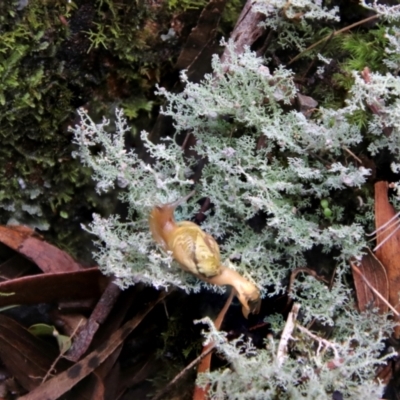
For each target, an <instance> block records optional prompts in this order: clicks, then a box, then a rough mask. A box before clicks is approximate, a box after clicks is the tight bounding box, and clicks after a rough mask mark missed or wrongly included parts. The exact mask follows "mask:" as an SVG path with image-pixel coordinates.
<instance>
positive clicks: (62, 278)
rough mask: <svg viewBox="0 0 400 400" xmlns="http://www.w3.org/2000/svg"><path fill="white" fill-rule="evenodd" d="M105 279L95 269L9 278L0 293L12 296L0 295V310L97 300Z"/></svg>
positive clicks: (106, 279)
mask: <svg viewBox="0 0 400 400" xmlns="http://www.w3.org/2000/svg"><path fill="white" fill-rule="evenodd" d="M109 279H110V278H107V277H106V276H104V275H103V274H102V273H101V272H100V271H99V269H98V268H97V267H94V268H88V269H84V270H80V271H73V272H64V273H57V274H40V275H32V276H25V277H22V278H17V279H11V280H8V281H5V282H1V283H0V293H3V294H4V293H11V294H12V295H10V296H0V307H3V306H8V305H12V304H37V303H52V302H56V301H59V300H66V299H74V300H77V299H87V298H92V297H99V296H100V295H101V293H102V292H103V290H104V288H105V287H106V285H107V283H108V281H109Z"/></svg>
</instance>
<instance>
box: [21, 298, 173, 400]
mask: <svg viewBox="0 0 400 400" xmlns="http://www.w3.org/2000/svg"><path fill="white" fill-rule="evenodd" d="M166 296H167V292H162V293H160V294H159V296H158V298H157V299H156V300H154V301H153V302H151V303H149V304H148V305H147V307H146V308H145V309H144V310H142V311H141V312H139V313H138V314H137V315H136V316H135V317H134V318H132V319H131V320H129V321H128V322H126V323H125V324H124V325H123V326H122V327H121V328H120V329H118V330H117V331H115V332H114V333H113V334H112V335H111V336H110V338H109V339H108V340H107V341H106V342H105V343H103V344H102V345H101V346H100V347H99V348H97V349H96V350H94V351H93V352H91V353H90V354H88V355H87V356H86V357H85V358H83V359H82V360H81V361H79V362H77V363H76V364H74V365H73V366H72V367H70V368H68V369H67V370H66V371H64V372H62V373H60V374H58V375H56V376H55V377H53V378H52V379H50V380H48V381H46V382H44V383H43V384H42V385H40V386H39V387H37V388H36V389H34V390H32V391H31V392H30V393H28V394H26V395H25V396H22V397H20V398H19V400H43V399H46V400H56V399H58V398H59V397H60V396H62V395H63V394H64V393H66V392H67V391H69V390H70V389H71V388H73V387H74V386H75V385H76V384H77V383H78V382H80V381H81V380H82V379H83V378H85V377H86V376H88V375H89V374H90V373H92V372H93V371H94V370H95V369H96V368H98V367H99V366H100V365H101V364H102V363H103V362H104V361H105V360H106V359H107V358H108V357H109V356H110V355H111V354H112V353H113V352H114V351H115V350H116V349H117V348H118V346H120V345H121V344H122V343H123V342H124V340H125V339H126V338H127V336H128V335H129V334H130V333H131V332H132V331H133V330H134V329H135V328H136V327H137V326H138V325H139V323H140V322H141V321H142V320H143V318H144V317H145V316H146V315H147V314H148V313H149V312H150V311H151V310H152V309H153V308H154V307H155V306H156V304H157V303H159V302H160V301H162V300H163V299H164V298H165V297H166Z"/></svg>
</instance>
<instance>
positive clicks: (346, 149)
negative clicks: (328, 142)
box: [342, 146, 363, 165]
mask: <svg viewBox="0 0 400 400" xmlns="http://www.w3.org/2000/svg"><path fill="white" fill-rule="evenodd" d="M342 149H343V150H344V151H347V152H348V153H349V154H350V155H351V156H352V157H353V158H354V159H355V160H356V161H358V162H359V163H360V164H361V165H362V163H363V162H362V161H361V160H360V159H359V158H358V157H357V156H356V155H355V154H354V153H353V152H352V151H351V150H350V149H349V148H347V147H346V146H342Z"/></svg>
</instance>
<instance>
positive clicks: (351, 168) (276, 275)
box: [73, 0, 400, 399]
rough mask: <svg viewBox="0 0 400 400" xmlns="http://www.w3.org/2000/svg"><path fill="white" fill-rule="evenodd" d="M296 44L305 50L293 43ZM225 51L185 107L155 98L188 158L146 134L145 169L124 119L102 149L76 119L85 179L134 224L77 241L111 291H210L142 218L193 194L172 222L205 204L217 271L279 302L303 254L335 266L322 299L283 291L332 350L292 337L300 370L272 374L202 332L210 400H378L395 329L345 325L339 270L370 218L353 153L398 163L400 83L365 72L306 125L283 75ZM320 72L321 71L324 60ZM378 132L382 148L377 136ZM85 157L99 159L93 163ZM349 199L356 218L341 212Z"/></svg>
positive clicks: (266, 365) (192, 87) (265, 364)
mask: <svg viewBox="0 0 400 400" xmlns="http://www.w3.org/2000/svg"><path fill="white" fill-rule="evenodd" d="M261 3H262V2H257V4H258V7H259V8H258V10H259V11H261V12H264V13H265V14H267V15H272V16H274V18H275V20H274V21H275V23H276V24H277V26H278V25H279V24H286V23H287V22H288V20H290V18H288V15H289V14H290V13H292V14H293V13H297V12H299V10H300V11H301V10H303V12H302V14H301V18H302V19H301V23H300V24H298V26H295V27H292V28H293V29H294V30H293V31H290V32H289V31H288V32H289V33H290V34H291V35H292V36H293V35H294V33H293V32H295V31H296V30H299V29H302V32H303V33H304V32H306V31H307V29H308V28H307V26H308V25H307V23H308V22H307V21H308V19H312V18H325V19H329V18H332V19H337V14H336V11H337V10H331V11H329V10H327V9H325V8H323V7H321V4H320V3H321V2H320V1H311V0H299V1H297V2H296V1H293V2H290V4H291V8H290V9H288V8H287V7H286V9H285V13H286V14H288V13H289V14H288V15H286V19H284V20H282V18H281V17H282V15H283V14H282V13H280V12H279V10H280V8H279V7H281V8H282V7H285V4H287V3H288V2H279V1H278V0H276V1H275V2H269V3H268V4H269V5H268V7H267V6H266V5H265V4H266V3H265V4H264V5H262V4H261ZM260 4H261V5H260ZM263 7H264V8H265V7H267V9H263ZM271 7H272V8H271ZM370 7H373V9H374V10H375V11H376V12H377V13H380V18H382V19H383V20H385V18H386V19H389V14H390V12H389V11H388V10H390V8H388V7H386V6H379V5H378V4H377V3H376V2H375V3H373V4H372V5H370ZM382 7H383V8H382ZM385 7H386V8H385ZM396 7H397V6H396ZM396 7H394V8H393V10H392V11H393V12H392V14H391V15H390V18H391V19H393V15H396V18H397V20H398V19H399V16H400V13H399V11H398V9H397V8H396ZM292 14H290V15H292ZM271 21H272V19H271ZM270 28H273V26H270ZM387 35H388V40H389V43H388V50H387V54H388V58H387V60H388V61H387V63H388V65H390V66H391V67H392V68H393V69H396V68H398V64H396V63H397V62H398V61H397V59H396V57H393V49H394V48H396V46H398V44H397V39H396V35H397V30H396V29H394V28H391V30H389V31H388V33H387ZM293 37H294V36H293ZM302 37H303V38H305V37H306V36H304V35H303V36H302ZM287 39H288V41H286V43H290V40H289V38H287ZM296 43H297V44H296V46H299V47H300V48H301V46H302V43H301V42H296ZM225 45H227V46H228V50H229V57H226V59H225V61H224V62H221V61H220V59H219V58H218V57H217V56H215V57H214V58H213V64H212V66H213V74H210V75H206V76H205V77H204V80H203V81H202V82H201V83H193V82H190V81H189V80H188V78H187V76H186V75H185V73H184V72H183V73H182V75H181V76H182V80H183V82H184V84H185V88H184V90H183V91H182V93H179V94H175V93H170V92H168V91H166V90H164V89H162V88H158V94H160V95H162V96H164V97H165V98H166V100H167V103H166V106H165V108H164V109H163V110H162V113H163V114H165V115H167V116H171V117H172V118H173V119H174V126H175V129H176V132H177V135H178V134H180V133H185V134H186V133H187V132H190V134H192V135H193V136H194V138H195V139H196V140H195V144H194V145H193V147H192V149H191V150H192V152H191V154H195V155H196V156H195V157H190V156H185V155H184V152H183V151H182V148H181V146H179V145H178V144H177V142H176V141H175V137H174V138H164V139H162V140H161V142H160V143H158V144H154V143H152V142H151V141H150V140H149V139H148V135H147V133H146V132H142V134H141V139H142V142H143V145H144V147H145V149H146V150H147V152H148V154H149V155H150V156H151V160H152V162H151V163H145V162H144V161H143V160H142V159H141V158H139V156H138V154H137V153H136V152H135V151H134V150H132V151H128V152H127V151H126V150H125V146H124V143H125V142H124V135H125V134H126V132H127V131H128V129H129V128H128V127H127V124H126V121H125V119H124V117H123V113H122V111H121V110H117V112H116V133H115V134H112V135H110V134H109V133H107V131H106V126H107V125H108V124H109V121H103V123H101V124H96V123H95V122H93V121H92V120H91V119H90V117H89V116H88V115H87V113H86V112H85V111H84V110H80V111H79V113H80V116H81V120H82V122H81V125H80V126H76V127H75V128H74V129H73V131H74V134H75V142H76V143H77V144H78V150H77V153H78V154H79V156H80V157H81V159H82V160H83V162H84V163H85V164H86V165H88V166H89V167H91V168H92V169H93V171H94V172H93V173H94V178H95V179H96V180H97V182H98V186H97V187H98V190H99V192H101V191H106V190H109V189H110V188H113V187H114V186H115V185H119V186H120V187H121V188H123V189H124V192H123V194H122V196H121V198H122V200H123V201H125V202H126V203H127V204H128V207H129V211H130V213H129V220H128V222H121V221H120V220H119V218H118V217H117V216H112V217H110V218H107V219H104V218H101V217H100V216H94V221H93V223H92V224H91V226H90V227H89V228H87V229H88V230H89V231H90V232H92V233H94V234H95V235H97V237H98V238H99V242H98V244H99V246H98V252H97V255H96V256H97V260H98V263H99V265H100V268H101V269H102V270H103V271H104V272H105V273H107V274H114V275H115V276H116V278H117V282H118V284H119V285H120V286H121V287H127V286H129V285H131V284H135V283H136V282H139V281H140V282H145V283H147V284H150V285H153V286H155V287H167V286H169V285H176V286H179V287H181V288H183V289H185V290H187V291H190V290H194V291H198V290H200V289H201V288H202V286H203V285H208V286H211V287H212V285H209V284H207V283H204V282H203V283H202V282H201V281H199V280H195V279H194V278H193V277H192V276H190V275H189V274H187V273H185V272H183V271H181V270H180V269H178V268H176V267H175V265H174V262H173V259H172V256H171V254H170V253H168V252H163V251H161V250H160V249H159V248H158V247H157V246H156V245H155V243H154V241H153V240H152V238H151V235H150V232H149V226H148V222H147V221H148V215H149V213H150V210H151V209H152V207H154V206H155V205H157V204H166V203H169V202H172V201H174V200H176V199H177V198H180V197H182V196H183V195H185V194H187V193H188V192H190V190H191V189H192V188H193V185H195V187H196V198H194V199H193V201H189V202H188V203H186V204H182V206H181V208H180V209H178V210H177V212H176V215H175V217H176V219H177V221H182V220H190V219H191V218H193V216H194V215H195V214H196V213H197V212H198V211H199V206H198V204H197V200H200V199H201V198H204V197H208V198H209V200H210V202H211V204H212V205H213V208H212V212H206V219H205V221H204V222H203V223H202V229H203V230H204V232H206V233H207V234H210V235H212V236H213V237H214V238H215V239H216V240H217V241H218V242H219V243H220V249H221V256H222V259H229V260H230V261H231V262H232V268H234V269H235V270H237V271H238V273H240V274H241V275H242V276H243V277H245V278H246V279H247V280H248V281H249V282H254V284H255V285H257V286H258V288H259V290H260V291H261V292H262V294H263V295H273V294H277V293H281V292H282V291H284V290H285V289H286V287H285V285H284V280H285V278H287V276H288V275H289V273H290V271H292V270H293V269H294V268H297V267H304V266H305V265H307V257H306V256H307V253H309V252H310V251H318V252H319V253H320V254H321V253H326V254H329V257H330V259H334V260H335V262H336V269H335V279H334V282H333V284H332V287H331V288H329V289H328V288H327V286H326V285H325V284H322V283H320V282H318V281H317V280H315V279H312V278H310V279H302V280H298V281H296V282H295V283H294V285H293V287H292V290H291V296H292V297H293V298H294V299H295V300H296V302H298V303H299V304H300V306H301V321H300V322H301V324H303V325H305V324H307V323H309V322H310V321H312V320H316V321H318V322H319V323H320V324H325V325H331V326H332V327H333V328H332V329H333V334H332V339H331V340H330V342H329V343H330V344H329V345H327V342H326V341H325V342H324V341H323V340H322V341H321V340H320V343H325V345H326V346H325V348H324V351H317V352H316V351H315V350H314V347H313V344H314V343H315V341H317V342H318V340H319V339H318V338H317V337H316V336H315V335H314V334H309V333H307V332H308V331H306V330H304V329H305V328H304V326H301V325H300V324H299V328H298V330H297V331H295V333H294V334H295V335H296V336H295V337H296V339H298V341H296V342H295V343H296V344H297V345H298V346H299V348H298V350H295V351H294V352H295V353H296V351H297V353H296V354H299V355H300V356H299V357H287V358H286V359H285V360H284V362H282V360H279V365H278V366H277V364H276V354H277V353H276V346H277V343H276V340H275V339H271V340H269V341H268V342H267V343H266V348H265V349H264V350H261V351H260V350H257V349H255V348H254V347H252V346H251V344H249V343H247V344H244V345H243V346H241V345H239V342H237V341H236V342H228V341H226V338H224V335H223V334H222V333H220V332H214V330H213V327H212V324H210V323H209V326H210V333H209V334H208V339H210V338H211V337H212V339H213V340H214V341H216V343H217V347H218V349H219V350H220V352H221V353H222V354H223V355H224V356H225V357H226V359H227V360H228V361H229V362H230V365H231V367H230V368H229V369H226V370H224V371H216V372H212V373H209V374H208V375H207V377H206V378H207V379H208V380H210V381H211V383H212V394H213V396H214V397H213V398H216V399H217V398H221V399H222V398H232V399H236V398H242V399H256V398H260V399H269V398H271V399H272V398H287V399H314V398H326V399H328V398H332V393H333V392H334V391H336V390H337V391H339V392H340V393H341V394H342V395H343V396H344V397H346V398H352V399H363V398H367V397H368V398H379V397H380V396H381V393H382V385H381V384H380V383H379V382H375V381H374V380H373V378H374V367H375V366H376V365H378V364H381V363H383V362H384V360H385V358H386V357H387V356H384V355H381V354H380V351H381V350H382V348H383V345H382V339H383V338H384V337H385V335H387V334H389V333H390V329H391V326H392V325H391V324H390V323H386V322H385V319H384V317H382V318H381V317H375V316H373V315H374V314H370V315H358V314H356V313H354V312H351V311H350V310H351V308H352V306H351V304H352V303H351V301H352V300H351V299H352V293H351V289H350V288H349V286H348V284H347V282H346V279H345V275H346V273H347V272H348V260H349V258H350V257H356V258H358V259H360V258H361V256H362V253H363V248H364V247H365V245H366V241H365V235H364V234H365V229H366V228H365V226H366V223H367V222H368V220H369V219H370V217H371V215H370V214H371V213H370V208H369V206H368V204H370V201H369V198H368V197H369V195H368V193H369V192H368V188H367V179H368V177H369V176H370V174H371V171H370V170H369V169H368V168H367V167H365V166H363V165H362V164H360V161H359V159H357V157H354V152H353V151H352V150H354V149H355V148H356V146H358V147H359V146H362V147H363V148H364V149H366V151H367V150H368V151H369V152H370V154H372V155H374V154H377V153H379V152H381V151H382V150H385V151H387V150H388V151H389V152H391V153H392V155H393V157H394V160H395V162H394V163H393V169H394V170H398V169H399V162H400V160H399V159H398V156H399V150H400V147H399V146H400V145H399V143H400V142H399V132H400V129H399V126H398V121H399V120H400V111H399V110H400V108H399V107H398V98H399V97H400V78H399V77H397V76H396V75H393V74H391V73H389V72H388V73H387V74H386V75H385V76H383V75H381V74H379V73H374V72H371V73H370V75H369V80H366V79H365V78H362V77H361V75H360V73H359V72H355V73H354V84H353V86H352V88H351V90H350V91H349V95H348V98H347V100H346V101H347V103H346V105H345V107H342V108H336V109H334V108H323V107H320V108H319V109H318V110H316V111H315V112H314V113H313V115H312V117H311V118H310V117H309V116H305V115H304V114H303V113H301V112H300V111H297V110H296V109H295V108H294V107H292V104H293V99H294V98H295V97H296V95H297V89H296V86H295V83H294V78H293V72H292V71H290V70H289V69H287V68H285V67H283V66H280V67H279V68H276V69H275V70H274V71H273V72H272V71H270V70H269V69H268V68H267V66H266V65H265V60H263V59H262V58H259V57H257V56H256V54H254V53H253V52H251V51H250V50H249V49H245V51H244V53H243V54H237V53H236V52H235V49H234V45H233V44H232V43H228V44H226V43H225ZM319 61H320V62H321V63H322V64H324V63H327V62H328V61H327V59H326V58H324V57H320V58H319ZM321 71H322V70H321ZM321 73H322V72H321ZM371 107H372V108H374V110H375V111H376V110H377V111H378V112H376V113H375V114H374V115H373V117H372V118H371V122H370V124H369V126H368V127H367V128H366V129H363V130H361V128H360V127H359V126H357V125H355V124H352V123H351V122H350V121H351V118H349V117H350V116H351V115H352V114H354V113H356V112H359V111H361V110H365V109H368V108H371ZM388 128H389V129H390V130H391V131H390V132H391V134H390V135H387V134H384V133H383V131H384V129H386V132H387V129H388ZM94 146H95V147H96V148H98V147H101V149H102V150H100V151H99V152H97V153H96V154H92V151H91V148H92V147H94ZM199 159H202V160H203V161H204V167H203V168H202V170H201V174H199V173H197V174H194V172H193V171H194V170H195V168H194V167H196V166H197V165H198V160H199ZM197 172H199V171H197ZM194 180H196V182H194ZM360 189H361V190H360ZM351 198H354V199H357V203H356V204H357V205H356V206H355V205H353V206H352V207H351V208H349V207H348V203H349V199H351ZM326 199H329V202H328V201H327V200H326ZM321 201H323V204H324V205H325V207H324V208H322V207H320V204H321ZM326 204H330V206H329V211H330V212H329V214H327V213H326V209H327V208H328V207H327V206H326ZM255 221H256V222H259V223H260V221H261V223H260V224H259V225H257V224H255ZM214 288H215V287H214ZM267 288H268V292H267ZM371 318H375V319H374V321H375V322H374V323H372V324H371V321H370V319H371ZM275 325H276V324H275ZM280 328H282V327H280ZM278 331H279V328H278ZM302 335H303V336H302ZM304 335H305V336H307V335H308V338H307V340H305V339H304ZM312 335H314V336H312ZM304 344H305V347H302V346H303V345H304ZM307 345H308V347H307ZM304 349H308V350H304ZM244 354H245V356H244ZM249 382H251V385H250V388H249ZM233 391H234V393H237V394H238V395H237V396H236V395H233ZM239 394H240V396H241V397H238V396H239ZM235 396H236V397H235ZM371 396H372V397H371Z"/></svg>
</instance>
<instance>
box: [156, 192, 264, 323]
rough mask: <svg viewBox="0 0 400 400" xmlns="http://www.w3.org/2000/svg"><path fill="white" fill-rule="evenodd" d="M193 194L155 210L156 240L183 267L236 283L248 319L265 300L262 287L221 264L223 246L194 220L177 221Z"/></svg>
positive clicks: (217, 280) (213, 280) (219, 281)
mask: <svg viewBox="0 0 400 400" xmlns="http://www.w3.org/2000/svg"><path fill="white" fill-rule="evenodd" d="M193 194H194V192H191V193H190V194H189V195H187V196H185V197H184V198H182V199H180V200H177V201H175V202H173V203H169V204H163V205H159V206H155V207H154V208H153V209H152V211H151V213H150V217H149V225H150V231H151V233H152V235H153V238H154V240H155V241H156V242H157V243H158V244H159V245H160V246H161V247H162V248H163V249H164V250H165V251H171V252H172V256H173V257H174V259H175V260H176V261H177V262H178V263H179V264H180V266H181V267H182V269H183V270H185V271H187V272H190V273H192V274H193V275H195V276H197V277H198V278H199V279H202V280H203V281H205V282H208V283H211V284H215V285H231V286H233V287H234V288H235V289H236V292H237V296H238V298H239V301H240V302H241V303H242V306H243V308H242V311H243V315H244V316H245V317H246V318H247V317H248V314H249V313H250V312H251V313H258V311H259V308H260V303H261V300H260V292H259V290H258V288H257V287H256V286H255V285H254V284H253V283H251V282H249V281H248V280H247V279H245V278H243V277H242V276H241V275H240V274H239V273H237V272H236V271H234V270H232V269H230V268H227V267H225V266H224V265H222V264H221V258H220V252H219V246H218V244H217V242H216V241H215V239H214V238H213V237H212V236H211V235H209V234H208V233H206V232H204V231H203V230H202V229H201V228H200V227H199V226H198V225H196V224H194V223H193V222H189V221H182V222H176V221H175V218H174V211H175V208H176V207H177V206H178V205H180V204H181V203H183V202H184V201H186V200H187V199H188V198H190V197H191V196H192V195H193Z"/></svg>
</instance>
